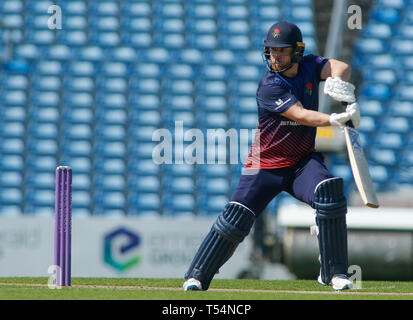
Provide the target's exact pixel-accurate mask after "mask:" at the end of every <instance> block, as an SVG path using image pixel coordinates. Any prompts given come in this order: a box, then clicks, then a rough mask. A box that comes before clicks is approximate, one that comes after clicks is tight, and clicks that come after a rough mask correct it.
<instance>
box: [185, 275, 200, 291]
mask: <svg viewBox="0 0 413 320" xmlns="http://www.w3.org/2000/svg"><path fill="white" fill-rule="evenodd" d="M183 288H184V291H200V290H202V285H201V282H200V281H199V280H197V279H195V278H190V279H188V280H186V281H185V282H184V285H183Z"/></svg>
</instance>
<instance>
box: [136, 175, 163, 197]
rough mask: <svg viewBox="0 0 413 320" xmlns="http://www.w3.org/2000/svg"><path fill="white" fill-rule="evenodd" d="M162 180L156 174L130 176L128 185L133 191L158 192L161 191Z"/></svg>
mask: <svg viewBox="0 0 413 320" xmlns="http://www.w3.org/2000/svg"><path fill="white" fill-rule="evenodd" d="M160 186H161V184H160V181H159V178H158V177H156V176H143V177H142V176H139V175H137V176H135V175H132V176H130V177H129V178H128V187H129V190H131V191H132V192H137V193H139V194H141V193H158V192H159V191H160Z"/></svg>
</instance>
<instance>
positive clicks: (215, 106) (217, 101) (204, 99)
mask: <svg viewBox="0 0 413 320" xmlns="http://www.w3.org/2000/svg"><path fill="white" fill-rule="evenodd" d="M196 106H197V110H205V111H221V112H225V110H226V109H227V107H228V103H227V99H226V98H225V96H224V95H217V96H211V95H200V94H199V95H197V101H196Z"/></svg>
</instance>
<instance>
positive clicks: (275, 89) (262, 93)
mask: <svg viewBox="0 0 413 320" xmlns="http://www.w3.org/2000/svg"><path fill="white" fill-rule="evenodd" d="M297 102H298V99H297V98H296V97H295V96H294V95H293V94H292V93H290V91H289V90H287V89H285V88H283V87H281V86H278V85H275V84H274V85H266V86H262V87H260V88H259V90H258V92H257V103H258V106H259V107H262V108H264V109H266V110H268V111H271V112H275V113H283V112H285V111H287V110H288V109H289V108H290V107H292V106H293V105H294V104H296V103H297Z"/></svg>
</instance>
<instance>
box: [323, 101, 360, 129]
mask: <svg viewBox="0 0 413 320" xmlns="http://www.w3.org/2000/svg"><path fill="white" fill-rule="evenodd" d="M349 120H351V121H352V122H353V127H354V128H355V129H357V128H358V126H359V124H360V108H359V106H358V104H357V102H354V103H352V104H349V105H347V108H346V112H342V113H332V114H331V115H330V124H331V125H332V126H337V127H345V126H346V123H347V121H349Z"/></svg>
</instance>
